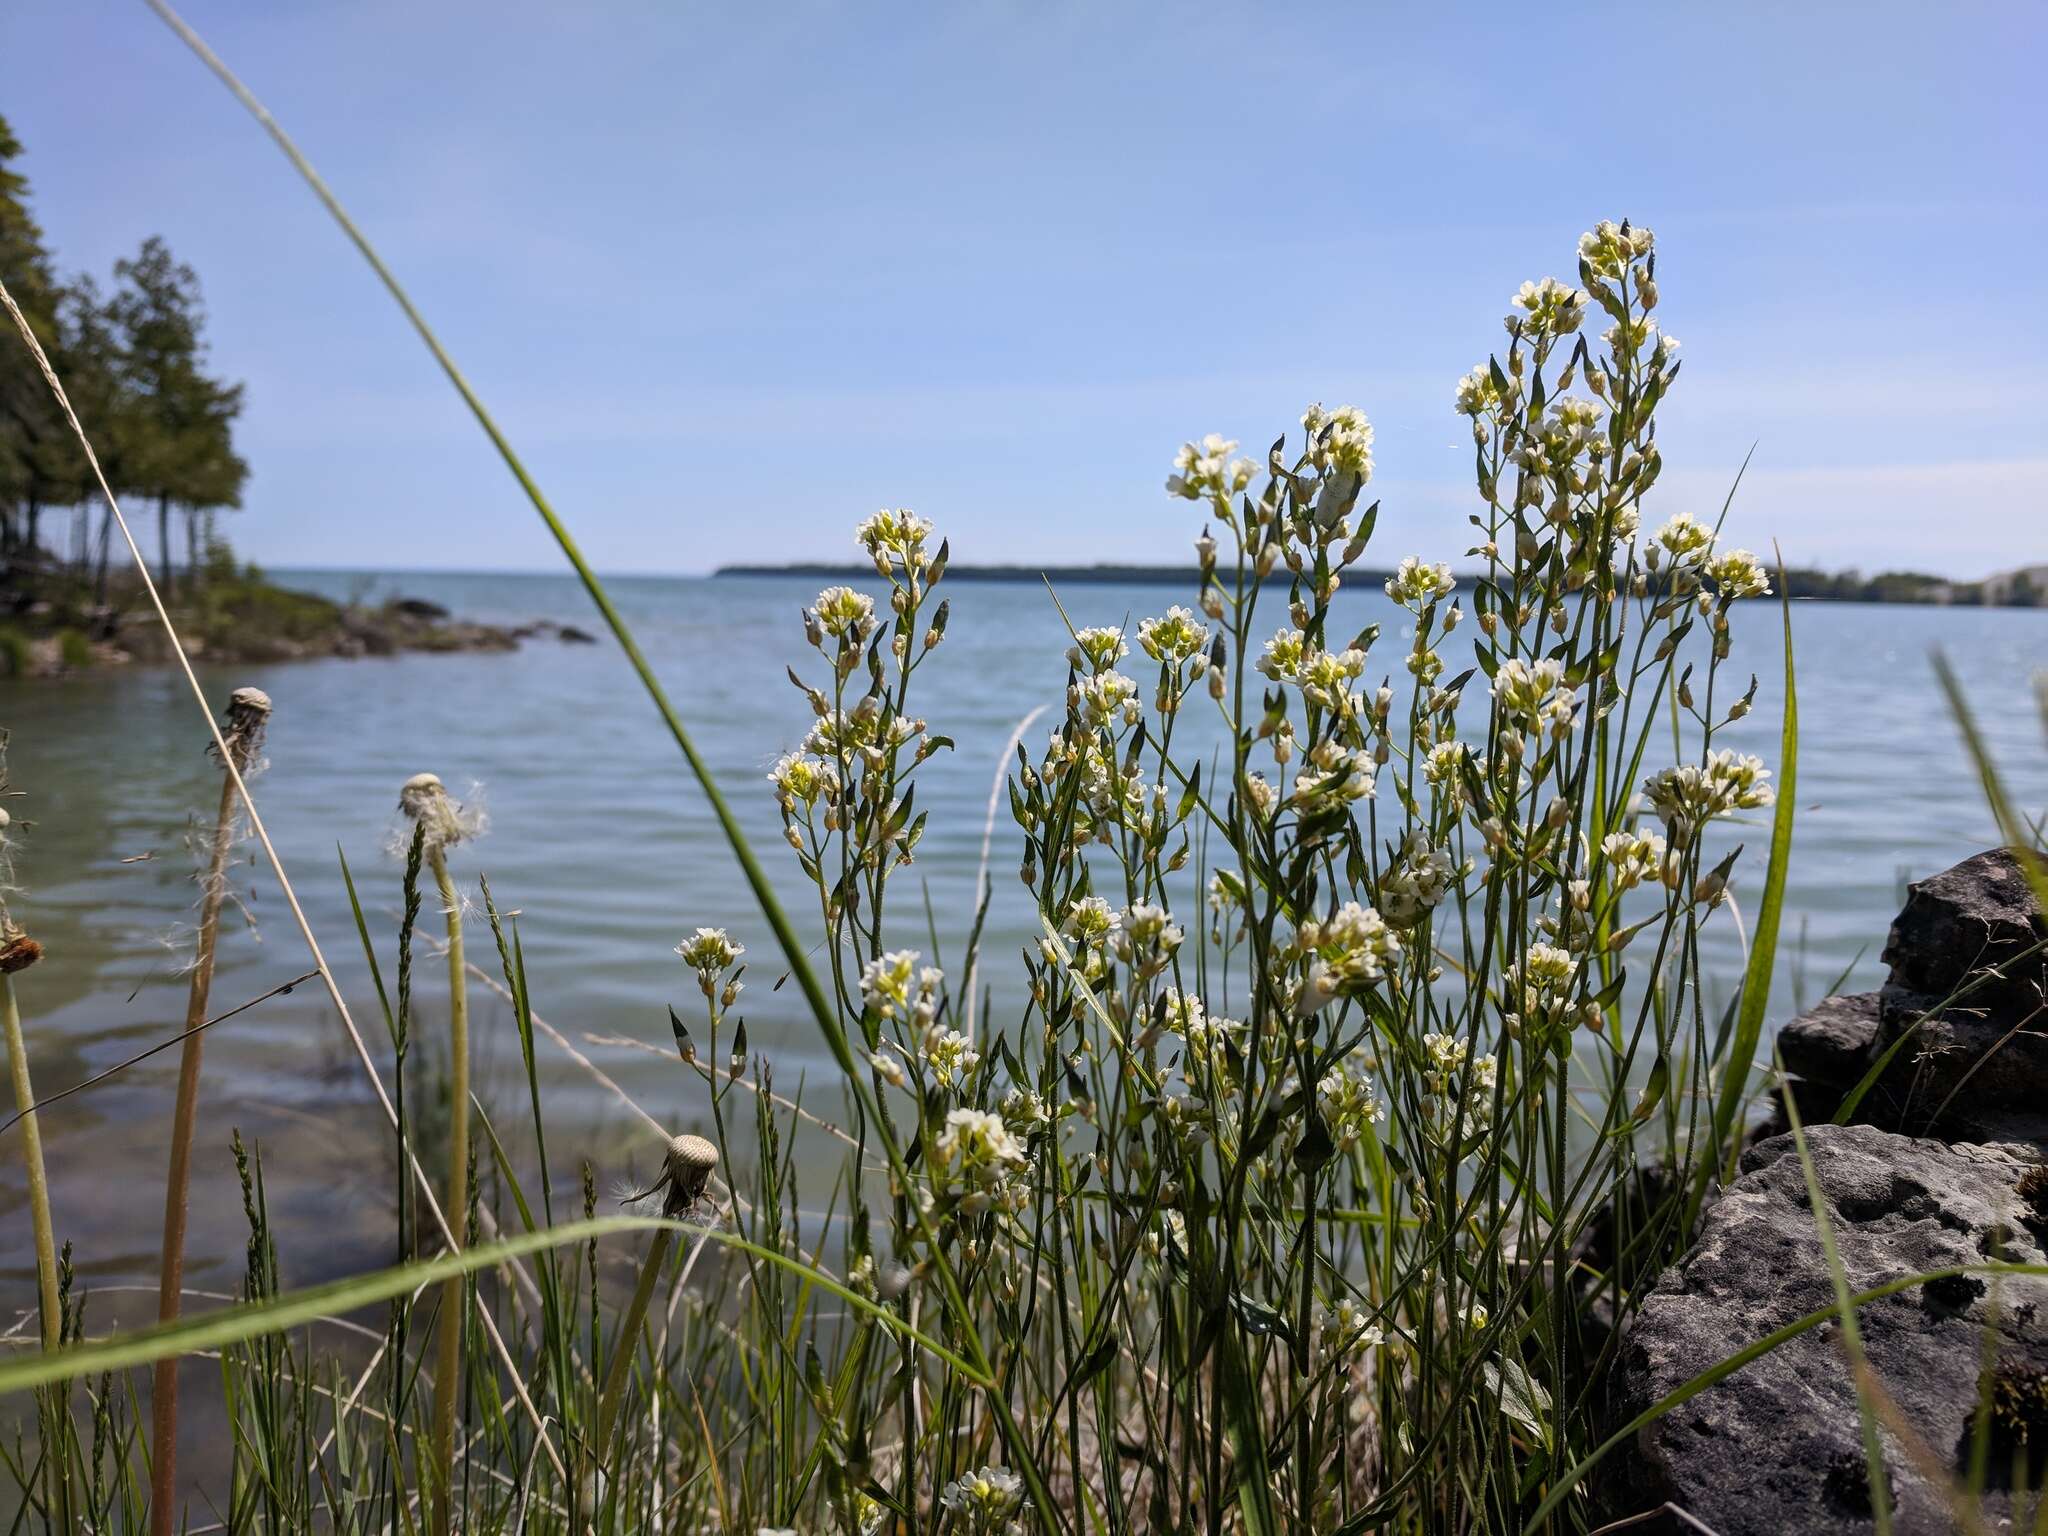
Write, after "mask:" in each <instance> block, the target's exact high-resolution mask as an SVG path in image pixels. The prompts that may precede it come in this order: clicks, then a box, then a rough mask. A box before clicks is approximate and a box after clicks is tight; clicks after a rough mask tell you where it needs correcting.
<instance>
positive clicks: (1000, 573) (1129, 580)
mask: <svg viewBox="0 0 2048 1536" xmlns="http://www.w3.org/2000/svg"><path fill="white" fill-rule="evenodd" d="M1393 574H1394V573H1393V572H1392V571H1388V570H1370V569H1366V568H1363V567H1361V568H1358V569H1355V570H1349V571H1346V572H1345V573H1344V579H1345V584H1346V585H1347V586H1373V587H1377V586H1380V585H1382V584H1383V583H1385V582H1386V580H1387V579H1388V578H1389V577H1391V576H1392V575H1393ZM1452 574H1453V575H1454V576H1456V577H1457V579H1458V581H1459V583H1460V584H1461V585H1464V584H1469V583H1470V582H1472V581H1475V580H1477V579H1478V577H1477V573H1476V572H1471V571H1454V572H1453V573H1452ZM711 575H712V577H713V579H714V580H715V579H717V578H719V577H725V576H785V577H786V576H801V577H805V578H807V579H809V580H813V581H865V580H871V579H873V577H874V575H875V568H874V567H873V566H872V565H868V564H863V563H858V562H855V563H835V562H830V561H809V560H806V561H796V562H793V563H791V564H787V565H721V566H719V567H718V568H717V569H716V570H714V571H713V572H712V573H711ZM946 580H948V581H977V582H1029V583H1032V584H1033V585H1036V584H1037V583H1039V582H1041V581H1046V582H1050V583H1052V585H1054V586H1056V587H1058V586H1084V585H1095V586H1120V587H1184V588H1186V589H1187V590H1188V591H1190V592H1193V591H1198V590H1199V589H1200V586H1201V572H1200V571H1199V570H1197V569H1196V568H1195V567H1194V566H1191V565H1186V566H1182V565H959V564H954V565H949V566H947V567H946ZM1784 584H1785V586H1786V587H1787V589H1788V590H1789V592H1790V595H1791V596H1792V597H1793V598H1794V599H1795V600H1797V601H1800V602H1830V603H1908V604H1921V605H1928V606H1936V607H1954V608H1984V607H1990V608H2034V607H2040V606H2048V566H2031V567H2027V568H2025V569H2022V570H2017V571H2010V572H2007V573H2005V574H2003V575H1999V576H1993V577H1990V578H1988V579H1987V580H1984V581H1950V580H1948V579H1947V578H1946V577H1941V576H1930V575H1927V574H1925V573H1924V572H1920V571H1885V572H1880V573H1879V574H1877V575H1875V576H1869V577H1866V576H1863V575H1860V574H1859V573H1857V572H1854V571H1848V572H1844V573H1841V574H1834V573H1831V572H1828V571H1819V570H1812V569H1808V568H1804V567H1800V566H1794V567H1793V568H1792V569H1790V570H1788V571H1786V572H1785V583H1784ZM1773 586H1774V587H1775V586H1776V581H1775V573H1774V580H1773Z"/></svg>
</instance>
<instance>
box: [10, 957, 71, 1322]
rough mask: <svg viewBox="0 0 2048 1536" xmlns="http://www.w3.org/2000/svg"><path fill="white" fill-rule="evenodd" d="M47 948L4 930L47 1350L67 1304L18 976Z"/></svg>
mask: <svg viewBox="0 0 2048 1536" xmlns="http://www.w3.org/2000/svg"><path fill="white" fill-rule="evenodd" d="M42 953H43V951H42V946H41V945H39V944H37V943H36V941H35V940H34V939H32V938H30V937H29V936H28V935H27V934H25V933H23V932H22V931H21V930H20V929H19V928H16V927H15V926H14V925H13V923H11V922H10V923H8V924H7V927H6V929H5V931H4V932H0V1027H4V1028H5V1030H6V1033H7V1065H8V1069H9V1072H10V1074H11V1075H12V1077H13V1080H14V1104H15V1108H16V1109H17V1110H18V1111H19V1112H20V1115H21V1157H22V1162H23V1163H24V1164H25V1165H26V1167H27V1172H28V1209H29V1220H30V1223H31V1224H32V1226H33V1228H34V1231H35V1245H36V1294H37V1296H38V1298H39V1300H40V1301H41V1304H42V1332H43V1348H44V1349H46V1350H54V1349H56V1348H57V1347H58V1345H59V1344H60V1343H61V1342H62V1339H63V1328H64V1308H63V1304H62V1302H61V1301H60V1300H59V1299H58V1295H57V1241H56V1235H55V1230H54V1229H53V1228H52V1226H51V1224H50V1181H49V1178H48V1177H47V1175H46V1174H45V1173H44V1171H43V1133H42V1129H41V1127H40V1126H39V1125H38V1124H37V1122H36V1112H35V1108H34V1106H35V1102H36V1091H35V1088H34V1087H33V1086H32V1085H31V1084H30V1082H29V1074H28V1045H27V1043H26V1042H25V1041H24V1040H23V1038H22V1033H21V1007H20V1005H19V1003H18V1002H17V1001H16V1000H15V996H14V977H15V974H16V973H17V972H19V971H23V970H26V969H27V968H28V967H29V966H31V965H34V964H35V963H36V961H37V960H39V959H41V958H42Z"/></svg>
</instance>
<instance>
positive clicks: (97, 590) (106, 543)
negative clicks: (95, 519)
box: [92, 507, 114, 608]
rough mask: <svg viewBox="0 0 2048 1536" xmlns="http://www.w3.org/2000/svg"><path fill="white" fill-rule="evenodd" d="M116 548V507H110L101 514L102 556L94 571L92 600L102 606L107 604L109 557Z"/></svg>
mask: <svg viewBox="0 0 2048 1536" xmlns="http://www.w3.org/2000/svg"><path fill="white" fill-rule="evenodd" d="M113 548H114V509H113V508H112V507H108V508H107V509H106V510H105V511H104V512H102V513H101V514H100V558H99V569H98V570H96V571H95V572H94V573H93V579H92V600H93V602H94V604H95V605H96V606H98V607H100V608H105V607H106V606H107V558H108V556H109V555H111V554H112V553H113Z"/></svg>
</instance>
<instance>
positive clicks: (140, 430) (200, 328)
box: [109, 236, 248, 595]
mask: <svg viewBox="0 0 2048 1536" xmlns="http://www.w3.org/2000/svg"><path fill="white" fill-rule="evenodd" d="M114 275H115V276H116V278H118V279H119V281H120V283H121V288H120V291H119V292H118V293H116V294H115V296H114V301H113V304H112V305H111V306H110V310H109V313H110V315H111V317H112V319H113V322H114V324H115V326H116V328H117V331H118V335H119V338H120V345H121V359H122V373H123V376H124V379H125V383H126V387H127V390H128V393H129V394H130V396H131V397H132V399H133V402H134V412H133V423H134V432H133V435H132V437H131V438H130V440H129V441H128V442H127V443H126V444H125V446H124V462H123V476H124V479H125V480H126V482H127V485H128V487H129V488H130V489H131V490H133V491H135V492H137V493H139V494H141V495H142V496H144V497H147V498H150V499H152V500H154V501H155V502H156V507H157V538H158V544H159V549H160V551H161V559H162V573H161V578H160V579H161V581H162V584H163V587H164V590H165V593H166V595H169V593H170V592H171V591H172V590H173V589H174V587H175V576H174V572H173V569H172V560H171V508H172V506H173V504H176V505H178V506H181V507H184V508H188V509H191V510H193V511H201V510H206V509H210V508H214V507H232V506H239V505H241V496H242V482H243V481H244V479H246V478H247V475H248V466H247V465H245V464H244V463H243V462H242V460H241V459H240V458H239V457H238V456H237V455H236V453H235V451H234V443H233V426H234V421H235V418H236V417H237V416H239V415H240V414H241V410H242V386H241V385H239V384H226V383H223V382H221V381H220V380H217V379H214V378H212V377H210V376H209V375H208V374H207V373H206V371H205V362H206V343H205V340H204V331H205V323H206V312H205V309H204V306H203V305H202V304H201V302H200V296H199V278H198V276H197V274H195V273H194V272H193V270H192V269H191V268H190V267H188V266H185V265H184V264H183V263H181V262H178V261H176V260H174V259H173V257H172V256H171V252H170V247H168V246H167V245H165V244H164V242H163V241H162V240H161V239H159V238H157V237H155V236H152V237H150V238H149V239H148V240H145V241H144V242H143V244H142V249H141V250H140V251H139V252H138V253H137V254H136V255H135V256H134V257H133V258H132V259H130V260H127V261H122V262H117V263H116V264H115V266H114Z"/></svg>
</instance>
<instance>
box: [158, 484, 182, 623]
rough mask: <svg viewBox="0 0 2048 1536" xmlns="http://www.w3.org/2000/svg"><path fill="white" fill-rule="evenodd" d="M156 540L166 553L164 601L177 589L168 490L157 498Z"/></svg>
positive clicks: (164, 562) (168, 599)
mask: <svg viewBox="0 0 2048 1536" xmlns="http://www.w3.org/2000/svg"><path fill="white" fill-rule="evenodd" d="M156 542H157V547H158V548H159V549H161V550H162V551H163V554H164V561H163V564H164V569H163V587H164V601H165V602H167V603H168V602H169V601H170V600H171V597H172V595H173V594H174V593H175V592H176V591H177V579H176V572H175V571H173V570H172V569H171V498H170V495H169V493H168V492H166V493H165V494H164V495H161V496H159V497H157V499H156Z"/></svg>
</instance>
